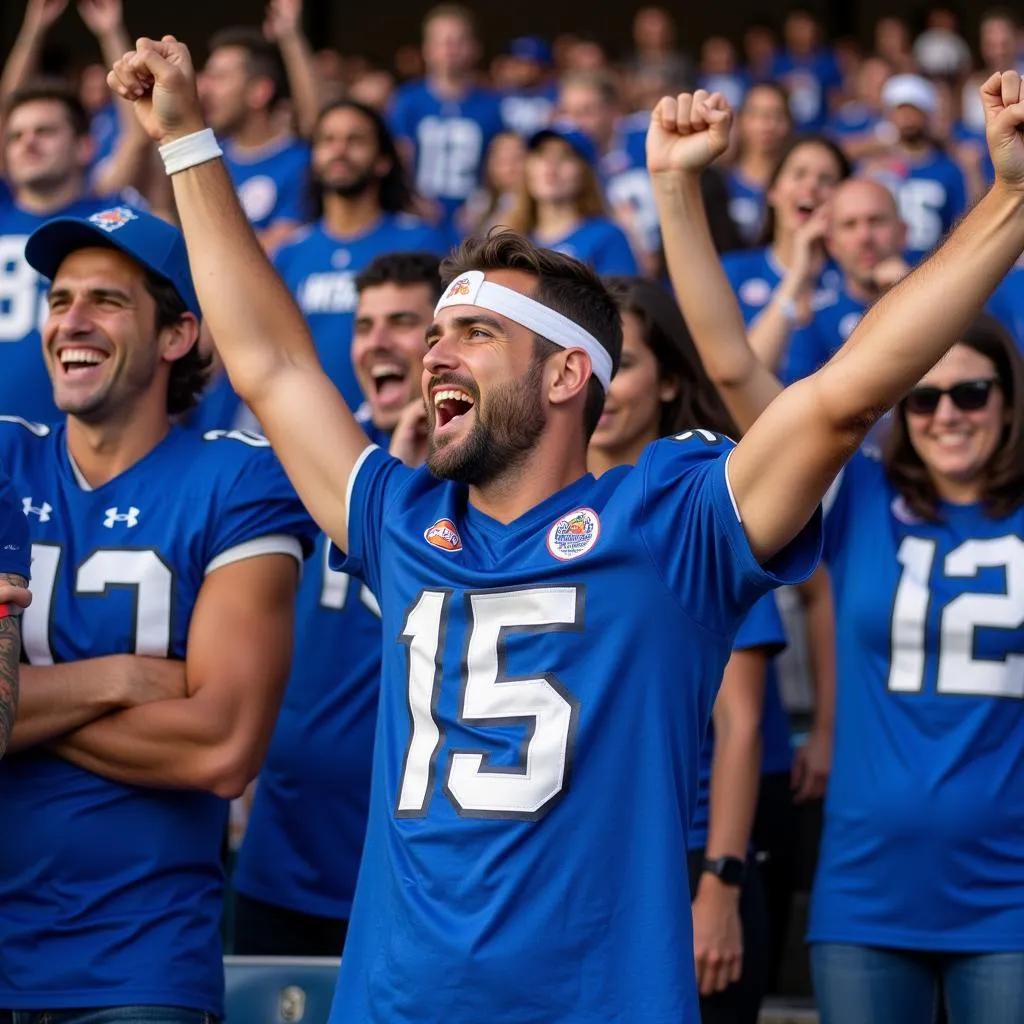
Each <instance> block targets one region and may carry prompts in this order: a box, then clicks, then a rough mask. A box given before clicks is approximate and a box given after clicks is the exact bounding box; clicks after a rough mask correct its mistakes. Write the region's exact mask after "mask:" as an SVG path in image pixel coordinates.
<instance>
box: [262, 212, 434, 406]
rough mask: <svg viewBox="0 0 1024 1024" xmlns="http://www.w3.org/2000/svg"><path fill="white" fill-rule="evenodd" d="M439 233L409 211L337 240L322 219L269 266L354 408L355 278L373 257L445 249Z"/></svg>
mask: <svg viewBox="0 0 1024 1024" xmlns="http://www.w3.org/2000/svg"><path fill="white" fill-rule="evenodd" d="M448 248H449V246H448V238H447V235H446V234H445V232H443V231H442V230H440V229H439V228H435V227H433V226H432V225H430V224H427V223H425V222H424V221H422V220H420V219H419V218H418V217H413V216H411V215H409V214H401V213H400V214H393V213H387V214H384V215H383V216H382V217H381V219H380V220H379V221H378V222H377V223H376V224H375V225H374V226H373V227H372V228H370V229H369V230H367V231H365V232H363V234H361V235H358V236H356V237H353V238H337V237H335V236H334V235H332V234H330V233H329V232H328V230H327V227H326V225H325V224H324V223H323V221H321V222H319V223H318V224H314V225H310V227H308V228H306V229H305V230H304V231H302V232H300V233H299V234H298V235H296V236H295V237H294V238H292V239H290V240H289V241H288V243H287V244H286V245H283V246H282V247H281V248H280V249H279V250H278V251H277V254H276V255H275V256H274V266H275V267H276V268H277V272H278V273H279V274H280V275H281V277H282V278H283V279H284V282H285V284H287V285H288V289H289V291H291V293H292V294H293V295H294V296H295V299H296V301H297V302H298V304H299V308H300V309H301V310H302V312H303V315H304V316H305V317H306V321H307V322H308V324H309V329H310V332H311V333H312V335H313V341H314V342H315V344H316V350H317V355H318V356H319V357H320V362H321V363H322V364H323V367H324V372H325V373H326V374H327V376H328V377H330V378H331V381H332V382H333V383H334V386H335V387H336V388H337V389H338V390H339V391H340V392H341V394H342V397H343V398H344V399H345V401H346V402H347V403H348V405H349V408H350V409H352V410H353V411H355V410H356V409H358V408H359V406H360V405H362V403H363V393H362V391H360V389H359V383H358V382H357V381H356V376H355V371H354V370H353V369H352V329H353V324H354V321H355V311H356V302H357V300H358V298H359V296H358V294H357V293H356V276H357V275H358V274H359V273H360V271H363V270H365V269H366V268H367V267H368V266H369V265H370V263H372V262H373V260H374V258H375V257H377V256H381V255H383V254H385V253H389V252H412V251H417V250H418V251H425V252H432V253H435V254H436V255H438V256H443V255H444V254H445V253H446V252H447V251H448Z"/></svg>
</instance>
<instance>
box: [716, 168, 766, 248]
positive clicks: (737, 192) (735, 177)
mask: <svg viewBox="0 0 1024 1024" xmlns="http://www.w3.org/2000/svg"><path fill="white" fill-rule="evenodd" d="M723 177H724V178H725V187H726V189H727V191H728V193H729V217H730V218H731V219H732V222H733V224H735V225H736V227H737V229H738V230H739V233H740V236H741V237H742V239H743V241H744V242H746V243H747V245H753V244H754V243H755V242H757V241H758V239H760V237H761V232H762V231H763V229H764V218H765V212H766V206H765V198H764V189H763V188H762V187H761V186H760V185H758V184H756V183H755V182H753V181H750V180H749V179H748V178H745V177H744V176H743V174H742V173H741V172H740V170H739V168H738V167H729V168H727V169H726V171H725V174H724V175H723Z"/></svg>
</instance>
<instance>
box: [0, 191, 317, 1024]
mask: <svg viewBox="0 0 1024 1024" xmlns="http://www.w3.org/2000/svg"><path fill="white" fill-rule="evenodd" d="M26 258H27V259H28V261H29V263H30V264H31V265H32V266H33V267H34V268H35V269H36V270H37V271H39V273H40V274H42V275H43V276H45V277H47V278H49V279H51V281H52V285H51V288H50V292H49V296H48V302H49V316H48V318H47V320H46V323H45V325H44V326H43V329H42V339H43V352H44V358H45V360H46V364H47V368H48V370H49V373H50V376H51V377H52V380H53V390H54V399H55V402H56V404H57V406H58V408H60V409H61V411H62V412H64V413H65V414H66V420H65V422H63V423H60V424H58V425H56V426H53V427H50V426H45V425H42V424H38V423H29V422H26V421H25V420H19V419H14V418H7V419H6V421H5V422H0V461H2V463H3V464H4V466H5V467H6V469H7V472H8V473H9V475H10V477H11V479H12V481H13V484H14V487H15V488H16V491H17V493H18V494H19V496H20V497H21V499H22V506H23V510H24V514H25V516H26V519H27V522H28V527H29V533H30V537H31V542H32V555H33V566H32V568H33V577H34V580H35V582H36V584H37V586H36V589H35V600H34V602H33V604H32V605H31V607H30V608H29V609H28V610H27V612H26V613H25V618H24V620H23V629H22V637H23V648H24V654H25V656H26V658H27V661H28V664H27V665H25V666H24V667H23V670H22V678H21V685H22V699H21V708H20V714H19V718H18V721H17V724H16V726H15V730H14V735H13V738H12V742H11V747H10V750H11V751H12V753H13V754H14V755H15V756H9V757H8V758H7V759H6V760H5V761H4V762H3V763H2V764H0V828H2V830H3V833H4V835H5V841H4V843H3V849H2V852H0V902H2V904H3V907H4V913H3V914H2V915H0V946H2V947H3V949H4V955H3V957H2V958H0V1019H10V1018H9V1017H8V1016H7V1015H9V1014H20V1013H22V1012H31V1013H35V1014H39V1015H41V1016H46V1017H47V1019H50V1016H51V1015H53V1017H54V1019H59V1020H60V1021H61V1022H63V1024H76V1022H78V1021H80V1020H88V1021H89V1022H90V1024H107V1022H108V1021H115V1020H116V1021H126V1020H147V1021H153V1022H157V1021H159V1022H161V1024H193V1022H194V1024H201V1022H204V1021H207V1020H209V1019H210V1017H211V1016H219V1015H220V1014H221V1013H222V989H223V969H222V962H221V947H220V935H219V925H220V916H221V904H222V885H223V878H222V874H221V866H220V844H221V839H222V837H223V834H224V828H225V825H226V822H227V809H228V798H230V797H233V796H235V795H237V794H239V793H240V792H241V791H242V790H243V789H244V788H245V786H246V784H247V783H248V782H249V780H250V779H251V778H253V777H254V776H255V774H256V772H257V770H258V767H259V764H260V762H261V760H262V757H263V753H264V750H265V748H266V744H267V742H268V740H269V737H270V731H271V728H272V725H273V720H274V716H275V714H276V710H277V706H278V702H279V700H280V695H281V690H282V688H283V685H284V682H285V678H286V676H287V671H288V663H289V656H290V650H291V631H292V605H293V601H294V595H295V589H296V584H297V580H298V570H299V565H300V563H301V560H302V558H303V554H304V551H305V550H306V549H307V548H308V547H309V545H310V542H311V537H312V532H313V531H312V525H311V524H310V523H309V521H308V518H307V517H306V515H305V513H304V511H303V509H302V508H301V506H300V505H299V503H298V500H297V498H296V497H295V495H294V492H293V491H292V490H291V488H290V486H289V485H288V483H287V480H286V479H285V478H284V474H283V473H282V471H281V469H280V467H279V466H278V464H277V461H276V460H275V459H274V457H273V455H272V453H271V451H270V449H269V447H268V445H267V442H266V441H265V440H264V439H263V438H261V437H259V436H258V435H249V434H241V433H234V432H232V433H225V432H224V431H213V432H210V433H209V434H208V435H206V436H205V437H200V436H197V435H195V434H190V433H186V432H184V431H182V430H180V429H178V428H176V427H173V426H172V425H171V418H172V416H173V415H175V414H177V413H180V412H183V411H185V410H186V409H188V408H189V407H190V405H191V404H192V403H193V402H194V401H195V397H196V395H197V393H198V392H199V390H200V389H201V387H202V384H203V380H204V377H205V367H206V363H205V360H204V359H203V358H202V357H200V356H199V354H198V352H197V350H196V347H195V343H196V337H197V334H198V330H199V305H198V302H197V299H196V293H195V289H194V288H193V286H192V280H191V275H190V272H189V264H188V258H187V255H186V252H185V246H184V242H183V239H182V236H181V233H180V232H179V231H178V230H177V229H176V228H174V227H171V226H170V225H169V224H166V223H164V222H163V221H161V220H159V219H157V218H155V217H152V216H150V215H149V214H146V213H140V212H138V211H134V210H130V209H128V208H127V207H112V208H109V209H105V210H101V211H98V212H96V213H94V214H92V215H91V216H89V217H85V218H71V217H67V218H59V219H56V220H53V221H49V222H48V223H46V224H44V225H43V226H42V227H40V228H39V229H37V231H36V232H35V233H34V234H33V235H32V236H31V237H30V238H29V240H28V243H27V246H26ZM23 753H24V756H17V755H19V754H23Z"/></svg>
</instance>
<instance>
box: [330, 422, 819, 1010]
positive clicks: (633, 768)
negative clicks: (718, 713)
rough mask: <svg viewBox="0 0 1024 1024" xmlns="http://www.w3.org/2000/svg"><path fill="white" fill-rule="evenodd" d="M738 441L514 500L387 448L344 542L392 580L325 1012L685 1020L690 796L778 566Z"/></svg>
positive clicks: (366, 467) (363, 572) (657, 449)
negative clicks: (750, 494)
mask: <svg viewBox="0 0 1024 1024" xmlns="http://www.w3.org/2000/svg"><path fill="white" fill-rule="evenodd" d="M729 447H730V442H728V441H726V440H725V439H722V438H719V437H718V436H716V435H714V434H710V433H704V432H694V433H693V434H692V435H686V436H685V438H684V439H683V440H665V441H659V442H657V443H656V444H654V445H652V446H650V447H649V448H648V449H647V450H646V451H645V453H644V454H643V456H642V457H641V459H640V462H639V464H638V465H637V467H636V468H635V469H633V468H629V469H625V468H624V469H620V470H613V471H611V472H609V473H607V474H605V475H604V476H602V477H601V478H600V479H599V480H595V479H594V478H593V477H591V476H585V477H582V478H581V479H579V480H577V481H576V482H575V483H573V484H570V485H569V486H568V487H566V488H564V489H563V490H561V491H559V492H558V493H556V494H554V495H552V496H551V497H549V498H547V499H546V500H545V501H543V502H541V503H540V504H539V505H537V506H535V507H534V508H533V509H531V510H530V511H528V512H526V513H525V514H524V515H523V516H521V517H520V518H519V519H517V520H515V521H514V522H512V523H509V524H507V525H506V524H502V523H499V522H497V521H495V520H493V519H491V518H490V517H488V516H487V515H485V514H483V513H482V512H480V511H479V510H478V509H475V508H473V507H472V506H470V504H469V502H468V497H467V490H466V488H465V487H464V486H462V485H458V484H455V483H451V482H443V481H438V480H436V479H434V478H433V477H431V475H430V474H429V472H427V471H426V470H425V469H419V470H409V469H407V468H405V467H404V466H402V465H401V464H400V463H398V462H396V461H395V460H394V459H391V458H389V457H388V456H386V455H385V454H384V453H383V452H381V451H380V450H378V449H371V450H370V451H369V453H368V454H367V455H365V456H364V459H363V460H362V461H361V463H360V464H359V465H358V466H357V468H356V470H355V474H354V479H353V481H352V484H351V498H350V504H349V515H348V531H349V532H348V543H349V551H348V558H347V559H340V560H337V561H335V563H334V567H335V568H339V569H347V570H348V571H350V572H352V573H354V574H356V575H359V576H361V577H362V578H363V579H364V580H365V581H366V583H367V584H368V585H369V586H370V588H371V590H373V591H374V593H375V594H376V595H377V597H378V599H379V600H380V604H381V609H382V625H383V636H384V646H383V661H382V677H381V694H380V704H379V711H378V728H377V737H376V743H375V748H374V768H373V787H372V792H371V799H370V818H369V825H368V831H367V838H366V844H365V846H364V851H363V861H362V865H361V867H360V875H359V879H358V883H357V886H356V895H355V901H354V906H353V913H352V918H351V922H350V929H349V933H348V938H347V941H346V946H345V956H344V958H343V960H342V966H341V973H340V976H339V982H338V989H337V994H336V996H335V1005H334V1011H333V1016H332V1020H333V1021H335V1022H338V1024H340V1022H342V1021H344V1022H346V1024H349V1022H356V1024H362V1022H368V1021H381V1022H385V1021H386V1022H388V1024H404V1022H409V1024H411V1022H413V1021H415V1022H417V1024H433V1022H437V1024H440V1022H442V1021H443V1022H445V1024H463V1022H464V1024H478V1022H479V1021H482V1020H487V1021H491V1022H507V1024H526V1022H534V1021H536V1022H541V1021H544V1022H547V1021H559V1022H568V1024H575V1022H579V1024H583V1022H588V1024H589V1022H592V1021H596V1020H608V1019H614V1020H616V1021H620V1022H632V1021H636V1022H641V1021H642V1022H644V1024H660V1022H665V1024H668V1022H671V1024H680V1022H683V1021H685V1022H693V1024H696V1022H697V1021H698V1020H699V1015H698V1007H697V995H696V988H695V981H694V968H693V944H692V935H691V924H690V894H689V890H688V884H687V877H686V870H685V864H686V850H687V838H688V837H687V833H688V829H689V822H690V821H691V819H692V814H693V809H694V804H695V800H696V793H697V782H698V772H699V754H700V747H701V742H702V740H703V737H704V733H705V731H706V727H707V723H708V720H709V717H710V712H711V706H712V703H713V701H714V697H715V693H716V691H717V687H718V684H719V682H720V680H721V677H722V670H723V668H724V666H725V663H726V661H727V659H728V657H729V653H730V648H731V644H732V639H733V636H734V634H735V631H736V629H737V628H738V625H739V622H740V620H741V618H742V617H743V615H744V613H745V612H746V611H747V610H749V608H750V606H751V605H752V604H753V603H754V601H755V600H756V599H757V598H758V597H759V596H760V595H761V594H762V593H764V592H766V591H767V590H769V589H770V588H771V587H773V586H775V585H777V584H778V583H780V582H782V581H792V580H796V579H802V578H804V577H805V576H806V575H807V574H808V573H809V572H811V571H812V569H813V567H814V564H815V562H816V558H817V552H818V544H819V541H820V532H819V528H818V526H817V524H816V523H815V524H812V526H811V527H810V528H809V529H808V530H806V531H805V532H804V533H803V534H801V536H800V537H799V538H798V539H797V540H796V541H795V542H794V544H793V545H792V546H791V547H790V548H789V549H787V550H786V551H785V552H783V553H782V554H781V555H780V556H779V557H778V558H777V559H776V560H774V561H773V563H772V564H771V566H770V567H769V569H770V571H766V570H765V569H763V568H762V567H761V566H759V565H758V563H757V562H756V560H755V559H754V557H753V555H752V554H751V552H750V549H749V546H748V544H747V541H746V537H745V535H744V532H743V528H742V525H741V524H740V522H739V519H738V517H737V514H736V511H735V507H734V504H733V502H732V499H731V497H730V494H729V489H728V484H727V482H726V477H725V462H726V459H725V454H726V452H727V451H728V449H729Z"/></svg>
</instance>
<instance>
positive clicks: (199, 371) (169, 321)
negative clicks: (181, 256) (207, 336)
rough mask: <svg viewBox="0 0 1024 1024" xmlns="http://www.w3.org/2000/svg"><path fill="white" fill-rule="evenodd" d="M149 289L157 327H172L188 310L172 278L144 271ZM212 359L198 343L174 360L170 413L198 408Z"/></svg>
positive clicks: (168, 398)
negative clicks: (153, 303)
mask: <svg viewBox="0 0 1024 1024" xmlns="http://www.w3.org/2000/svg"><path fill="white" fill-rule="evenodd" d="M143 280H144V282H145V286H146V291H147V292H149V294H150V296H151V297H152V299H153V301H154V302H155V303H156V330H157V332H159V331H162V330H163V329H164V328H165V327H173V326H174V325H175V324H177V323H178V322H179V321H180V320H181V319H182V318H183V317H184V316H185V314H186V313H187V312H188V307H187V306H186V305H185V302H184V300H183V299H182V297H181V296H180V295H179V294H178V290H177V289H176V288H175V287H174V285H173V284H171V282H170V281H168V280H166V279H165V278H162V277H157V275H156V274H154V273H152V272H150V271H148V270H147V271H145V272H144V275H143ZM212 362H213V359H212V357H210V356H204V355H203V354H202V352H200V351H199V343H198V342H196V344H195V345H193V346H192V348H190V349H189V351H188V352H187V353H185V355H183V356H182V357H181V358H180V359H176V360H175V361H174V362H173V363H171V376H170V379H169V380H168V382H167V412H168V414H169V415H171V416H180V415H181V414H182V413H186V412H188V411H189V410H190V409H193V408H195V406H196V405H197V404H198V403H199V398H200V396H201V395H202V393H203V388H205V387H206V382H207V379H208V378H209V376H210V365H211V364H212Z"/></svg>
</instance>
